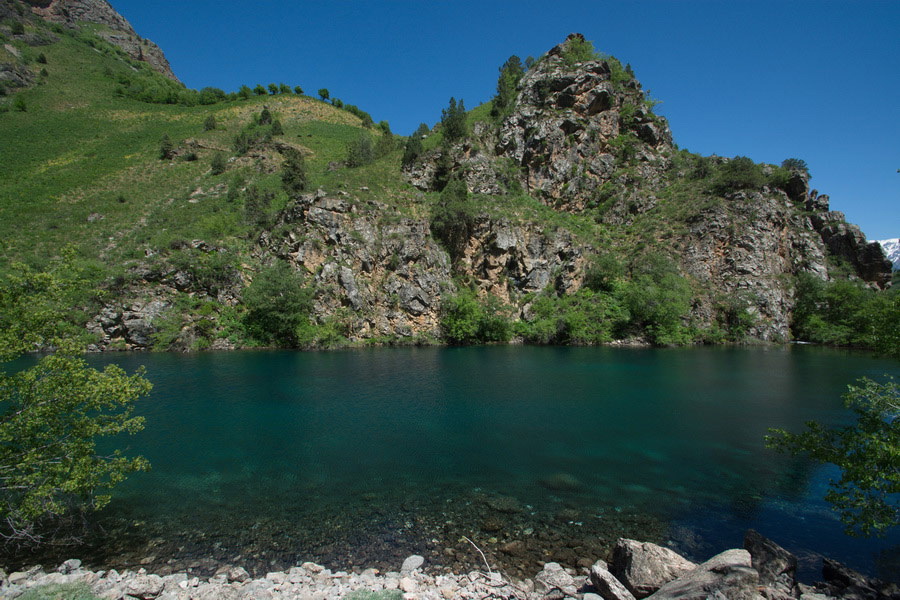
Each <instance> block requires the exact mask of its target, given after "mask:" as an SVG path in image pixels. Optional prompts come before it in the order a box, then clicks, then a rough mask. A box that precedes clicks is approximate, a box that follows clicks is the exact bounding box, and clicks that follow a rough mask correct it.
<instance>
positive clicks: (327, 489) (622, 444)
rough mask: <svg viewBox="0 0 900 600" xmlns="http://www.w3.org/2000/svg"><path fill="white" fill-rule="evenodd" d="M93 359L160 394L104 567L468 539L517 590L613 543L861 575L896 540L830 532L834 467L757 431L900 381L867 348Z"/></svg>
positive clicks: (335, 554) (441, 559) (451, 549)
mask: <svg viewBox="0 0 900 600" xmlns="http://www.w3.org/2000/svg"><path fill="white" fill-rule="evenodd" d="M95 360H96V361H97V362H98V363H101V362H105V361H115V362H117V363H119V364H121V365H123V366H125V367H126V368H133V367H136V366H137V365H138V364H144V365H146V366H147V371H148V374H149V377H150V379H151V380H152V381H153V382H154V385H155V388H154V391H153V394H152V396H151V398H149V399H148V400H145V401H143V402H142V403H141V406H140V412H141V413H142V414H144V415H145V416H146V417H147V427H146V430H145V431H144V432H142V433H141V434H139V435H138V436H136V437H134V438H131V439H129V440H128V443H129V444H130V446H131V449H132V452H134V453H141V454H143V455H145V456H146V457H147V458H148V459H150V461H151V463H152V464H153V471H152V472H150V473H147V474H141V475H137V476H134V477H132V479H130V480H129V481H128V482H127V483H126V484H125V485H123V486H122V487H121V488H120V489H119V490H118V491H117V494H116V495H117V497H116V501H115V502H114V503H113V505H112V506H111V507H110V508H109V510H107V511H106V514H105V517H106V519H107V521H106V523H107V531H108V535H107V537H105V538H101V539H99V540H96V541H95V542H94V543H95V544H96V545H97V547H98V550H97V554H96V555H95V556H96V560H100V561H107V562H115V560H119V561H125V562H127V561H128V560H131V561H139V560H141V559H143V560H144V561H145V562H146V563H147V564H150V565H152V566H156V567H158V568H165V567H166V563H167V561H169V560H174V561H175V562H172V563H169V564H168V568H186V567H187V566H191V565H194V567H193V568H195V569H201V570H202V568H204V566H206V567H209V566H210V565H209V564H207V563H204V561H203V559H206V558H210V557H216V558H218V559H219V560H222V561H225V562H229V561H230V562H235V561H239V562H243V563H244V564H248V565H250V566H251V567H253V568H255V569H257V570H261V571H265V570H266V569H267V568H268V567H269V566H272V565H281V564H292V563H293V562H295V561H297V560H307V559H315V560H320V561H326V562H327V561H332V562H333V563H334V564H335V566H338V567H340V568H346V567H348V566H350V565H354V564H355V565H359V566H370V565H371V566H380V565H382V564H383V565H384V566H387V567H393V568H396V565H394V564H393V563H394V561H395V560H396V559H397V557H400V560H402V557H403V556H405V555H406V554H409V553H411V552H413V551H416V552H419V553H422V554H428V555H430V560H431V562H432V564H443V565H447V566H451V567H456V568H461V567H462V566H465V565H467V564H469V563H470V562H474V559H477V557H472V556H470V554H471V548H467V547H466V544H465V543H460V536H462V535H467V536H470V537H474V538H478V539H480V540H481V541H482V543H483V544H484V546H485V547H486V548H488V549H489V551H490V552H491V554H492V556H494V558H495V560H497V561H498V562H501V563H502V564H504V565H506V566H507V567H508V568H510V569H513V570H516V569H519V568H521V569H522V572H523V573H525V574H529V575H530V574H533V571H535V570H537V569H536V568H533V567H535V566H536V565H537V561H538V560H549V559H551V558H554V559H556V560H559V561H562V562H568V563H570V564H571V565H572V566H574V565H575V564H576V563H577V561H578V560H579V559H594V558H596V557H597V556H598V555H601V554H602V553H603V552H605V550H606V549H608V544H609V543H611V541H614V539H615V537H617V536H618V535H630V536H633V537H641V538H644V539H658V540H660V541H670V542H672V543H673V544H675V545H676V546H677V547H679V549H681V550H682V551H685V552H687V553H688V554H692V555H694V556H695V557H698V558H705V557H706V556H707V555H709V554H711V553H713V552H715V551H718V550H721V549H724V548H726V547H735V546H739V545H740V544H741V536H742V533H743V530H744V529H746V528H748V527H754V528H756V529H759V530H760V531H761V532H762V533H763V534H765V535H769V536H771V537H773V538H774V539H775V540H776V541H778V542H780V543H782V544H783V545H786V546H788V547H790V548H791V549H793V550H795V551H797V552H799V553H801V555H802V556H803V557H806V556H814V554H815V553H823V554H826V555H830V556H834V557H835V558H838V559H839V560H843V561H845V562H847V563H849V564H852V565H853V566H855V567H857V568H860V569H864V570H866V571H869V572H872V571H873V570H874V569H875V562H876V554H877V552H879V551H881V550H883V549H885V548H889V547H890V546H891V545H892V544H893V545H896V543H897V541H898V540H896V539H894V540H887V541H881V542H878V543H874V542H871V541H869V542H866V541H859V540H852V539H850V538H846V537H845V536H843V534H842V533H841V528H840V524H839V523H837V522H836V521H835V519H834V517H833V515H832V514H831V513H830V511H829V510H828V508H827V506H825V505H824V504H823V503H822V502H821V500H820V498H821V496H822V494H823V492H824V488H825V486H826V485H827V481H828V477H829V475H831V474H830V473H829V472H828V471H827V470H823V469H816V468H813V466H812V465H810V464H808V463H806V462H805V461H802V460H798V459H795V458H791V457H784V456H779V455H775V454H773V453H771V452H769V451H766V450H765V449H764V448H763V436H764V435H765V433H766V431H767V429H768V428H769V427H782V428H786V429H790V430H799V429H800V428H801V427H802V423H803V422H805V421H807V420H809V419H817V420H820V421H824V422H828V423H838V422H842V420H844V419H846V418H847V413H846V412H845V411H844V410H843V408H842V406H841V403H840V394H841V393H842V392H843V391H844V390H845V389H846V385H847V384H848V383H851V382H853V381H854V380H855V379H856V378H858V377H860V376H864V375H868V376H872V377H878V376H880V375H881V374H883V373H885V372H892V373H894V374H897V373H898V368H897V365H896V363H890V362H887V361H881V360H878V359H874V358H871V357H869V356H867V355H862V354H851V353H846V352H838V351H832V350H823V349H816V348H809V347H803V348H787V349H782V348H774V349H773V348H738V349H736V348H728V349H722V348H696V349H680V350H643V349H641V350H636V349H610V348H532V347H489V348H413V349H373V350H363V351H344V352H322V353H292V352H240V353H224V354H218V353H210V354H196V355H187V356H184V355H117V356H103V357H98V358H96V359H95ZM135 523H137V525H135ZM126 525H127V527H126V528H125V529H122V527H124V526H126ZM112 537H114V538H115V540H112V539H111V538H112ZM82 554H85V553H84V552H83V553H82ZM170 557H175V558H174V559H171V558H170ZM805 564H806V563H805ZM811 565H812V560H810V561H809V567H808V568H810V569H811V568H812V566H811ZM529 569H530V570H529Z"/></svg>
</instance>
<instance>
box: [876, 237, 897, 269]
mask: <svg viewBox="0 0 900 600" xmlns="http://www.w3.org/2000/svg"><path fill="white" fill-rule="evenodd" d="M878 243H879V244H880V245H881V247H882V248H883V249H884V254H885V256H886V257H887V259H888V260H889V261H891V263H892V264H893V265H894V270H895V271H900V238H894V239H892V240H878Z"/></svg>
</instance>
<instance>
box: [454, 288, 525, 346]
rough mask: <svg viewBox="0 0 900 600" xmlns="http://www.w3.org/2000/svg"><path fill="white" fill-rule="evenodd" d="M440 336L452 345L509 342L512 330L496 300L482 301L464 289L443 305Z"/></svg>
mask: <svg viewBox="0 0 900 600" xmlns="http://www.w3.org/2000/svg"><path fill="white" fill-rule="evenodd" d="M441 333H442V335H443V336H444V339H445V340H447V341H448V342H449V343H451V344H478V343H485V342H507V341H509V339H510V337H511V336H512V326H511V324H510V321H509V318H508V317H507V315H506V314H504V310H503V307H502V305H501V304H500V301H499V300H498V299H497V298H496V297H495V296H489V297H488V298H487V299H485V300H483V301H481V300H479V298H478V297H477V296H476V295H475V292H473V291H472V290H470V289H466V288H463V289H461V290H460V291H459V292H457V293H456V294H454V295H451V296H448V297H446V298H444V300H443V302H442V303H441Z"/></svg>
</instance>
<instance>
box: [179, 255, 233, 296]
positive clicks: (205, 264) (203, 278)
mask: <svg viewBox="0 0 900 600" xmlns="http://www.w3.org/2000/svg"><path fill="white" fill-rule="evenodd" d="M168 263H169V265H171V266H172V267H174V268H175V269H176V270H178V271H183V272H185V273H187V274H188V275H189V276H190V278H191V290H193V291H204V292H207V293H209V295H211V296H216V295H217V294H218V293H219V292H220V291H222V290H223V289H225V288H226V287H228V286H232V285H235V284H236V283H237V282H238V280H239V276H238V270H237V258H236V256H235V255H234V254H232V253H230V252H204V251H202V250H197V249H194V248H187V249H184V250H180V251H177V252H174V253H172V254H171V255H170V256H169V257H168Z"/></svg>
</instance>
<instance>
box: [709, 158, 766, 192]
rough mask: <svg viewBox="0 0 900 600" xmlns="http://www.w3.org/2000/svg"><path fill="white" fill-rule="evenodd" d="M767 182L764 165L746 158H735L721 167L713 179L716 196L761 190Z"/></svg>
mask: <svg viewBox="0 0 900 600" xmlns="http://www.w3.org/2000/svg"><path fill="white" fill-rule="evenodd" d="M766 182H767V180H766V176H765V174H764V173H763V170H762V165H758V164H756V163H755V162H753V160H752V159H749V158H747V157H746V156H735V157H734V158H732V159H731V160H729V161H728V162H726V163H725V164H722V165H719V167H718V169H717V170H716V172H715V174H714V176H713V179H712V188H713V191H714V192H715V193H716V194H719V195H724V194H727V193H730V192H734V191H737V190H755V189H759V188H761V187H762V186H764V185H765V184H766Z"/></svg>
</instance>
